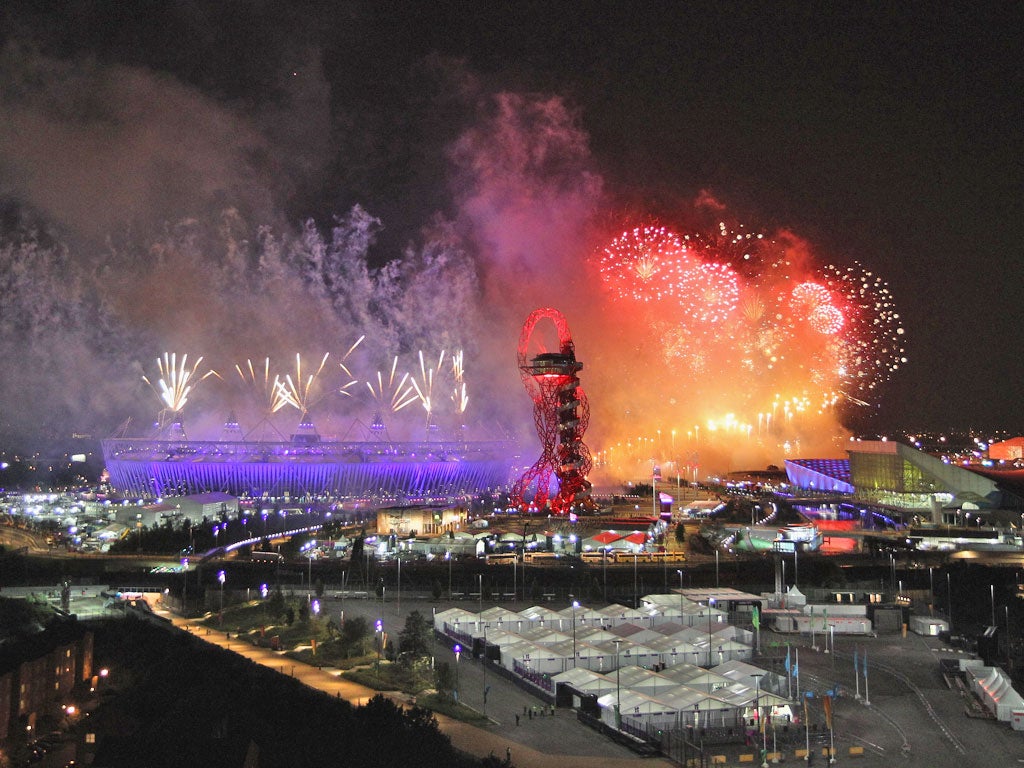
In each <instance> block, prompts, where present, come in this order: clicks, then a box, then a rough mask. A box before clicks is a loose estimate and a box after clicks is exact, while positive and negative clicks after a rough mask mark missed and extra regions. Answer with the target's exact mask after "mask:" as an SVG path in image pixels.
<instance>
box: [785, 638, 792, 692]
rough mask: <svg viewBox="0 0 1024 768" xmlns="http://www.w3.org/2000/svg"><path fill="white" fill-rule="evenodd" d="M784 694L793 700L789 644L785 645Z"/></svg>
mask: <svg viewBox="0 0 1024 768" xmlns="http://www.w3.org/2000/svg"><path fill="white" fill-rule="evenodd" d="M786 693H787V695H788V698H789V700H790V701H792V700H793V667H792V666H791V665H790V663H789V643H786Z"/></svg>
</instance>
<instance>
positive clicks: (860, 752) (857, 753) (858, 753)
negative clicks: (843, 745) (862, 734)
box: [850, 747, 864, 757]
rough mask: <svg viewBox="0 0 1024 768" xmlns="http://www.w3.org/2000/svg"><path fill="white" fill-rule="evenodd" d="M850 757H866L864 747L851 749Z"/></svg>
mask: <svg viewBox="0 0 1024 768" xmlns="http://www.w3.org/2000/svg"><path fill="white" fill-rule="evenodd" d="M850 757H864V747H850Z"/></svg>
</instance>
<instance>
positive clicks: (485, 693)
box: [480, 624, 491, 718]
mask: <svg viewBox="0 0 1024 768" xmlns="http://www.w3.org/2000/svg"><path fill="white" fill-rule="evenodd" d="M480 661H481V662H482V663H483V671H484V717H485V718H486V717H487V693H488V692H489V691H490V690H491V689H490V688H489V687H488V686H487V664H488V662H487V625H486V624H484V652H483V656H481V657H480Z"/></svg>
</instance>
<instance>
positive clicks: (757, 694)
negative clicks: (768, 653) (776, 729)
mask: <svg viewBox="0 0 1024 768" xmlns="http://www.w3.org/2000/svg"><path fill="white" fill-rule="evenodd" d="M763 674H764V673H761V674H754V675H751V677H752V678H754V709H755V710H756V712H757V715H756V718H755V719H756V720H757V729H758V730H759V731H761V732H762V733H763V734H764V736H763V738H762V750H763V752H762V754H763V755H764V757H763V759H762V760H761V768H768V731H767V728H766V727H765V723H764V722H763V721H762V720H761V677H762V676H763Z"/></svg>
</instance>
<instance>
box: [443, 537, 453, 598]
mask: <svg viewBox="0 0 1024 768" xmlns="http://www.w3.org/2000/svg"><path fill="white" fill-rule="evenodd" d="M444 559H445V560H447V561H448V599H449V600H451V599H452V551H451V550H450V549H449V550H446V551H445V553H444Z"/></svg>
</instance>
